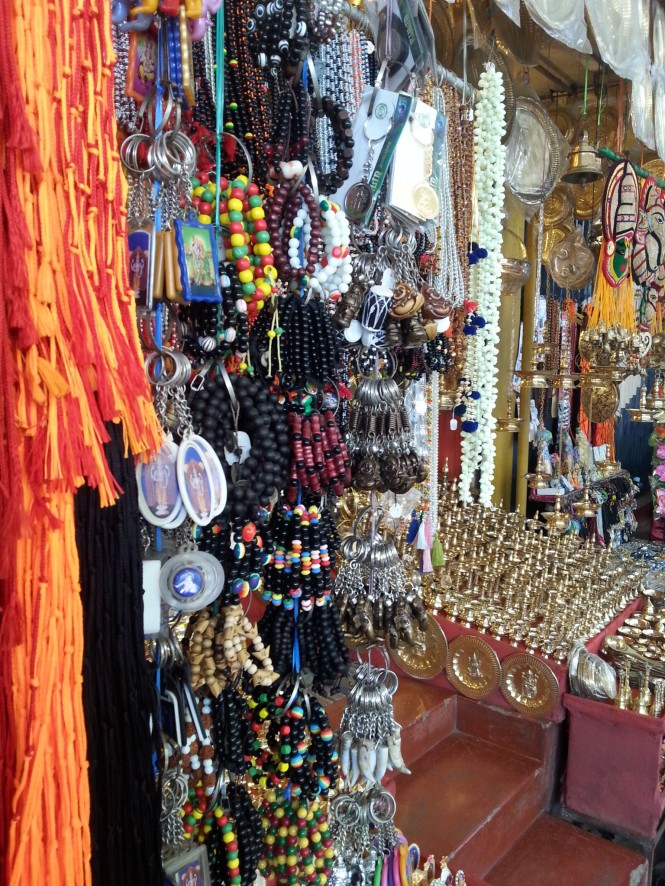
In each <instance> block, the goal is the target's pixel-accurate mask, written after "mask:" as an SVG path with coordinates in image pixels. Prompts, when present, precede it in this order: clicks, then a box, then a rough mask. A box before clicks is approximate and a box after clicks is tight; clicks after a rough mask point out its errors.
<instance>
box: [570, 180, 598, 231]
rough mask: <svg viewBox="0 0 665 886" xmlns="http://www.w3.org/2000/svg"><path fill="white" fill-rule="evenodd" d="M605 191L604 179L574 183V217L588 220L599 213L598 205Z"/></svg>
mask: <svg viewBox="0 0 665 886" xmlns="http://www.w3.org/2000/svg"><path fill="white" fill-rule="evenodd" d="M604 193H605V179H604V178H603V179H601V180H600V181H597V182H591V183H590V184H588V185H575V187H574V189H573V194H574V202H573V211H574V213H575V218H577V219H579V220H580V221H589V220H591V219H593V218H595V217H596V216H597V215H598V214H599V213H600V205H601V203H602V202H603V194H604Z"/></svg>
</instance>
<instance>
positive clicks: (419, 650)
mask: <svg viewBox="0 0 665 886" xmlns="http://www.w3.org/2000/svg"><path fill="white" fill-rule="evenodd" d="M414 634H415V638H416V642H415V644H414V646H408V645H407V644H406V643H404V644H402V645H400V647H399V649H389V651H390V657H391V658H392V660H393V661H394V662H395V664H396V665H398V666H399V667H400V668H401V669H402V670H403V671H404V673H405V674H407V675H408V676H409V677H415V678H416V679H417V680H431V678H432V677H436V676H437V674H440V673H441V671H442V670H443V669H444V667H445V665H446V658H447V656H448V641H447V640H446V635H445V634H444V633H443V630H442V628H441V625H440V624H439V622H438V621H437V620H436V619H435V618H434V616H433V615H430V613H429V612H428V613H427V629H426V630H425V631H421V630H419V629H418V627H417V626H416V628H415V631H414Z"/></svg>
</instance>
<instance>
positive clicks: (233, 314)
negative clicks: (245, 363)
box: [221, 262, 249, 359]
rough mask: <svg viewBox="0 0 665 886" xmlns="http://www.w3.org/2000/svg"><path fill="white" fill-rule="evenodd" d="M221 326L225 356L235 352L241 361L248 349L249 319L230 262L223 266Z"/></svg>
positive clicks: (235, 273)
mask: <svg viewBox="0 0 665 886" xmlns="http://www.w3.org/2000/svg"><path fill="white" fill-rule="evenodd" d="M221 319H222V324H223V326H224V348H225V352H226V353H227V354H231V353H234V352H235V355H236V356H237V357H238V358H239V359H242V358H243V357H244V355H245V354H246V353H247V348H248V347H249V318H248V316H247V304H246V302H245V301H244V299H243V294H242V290H241V288H240V282H239V280H238V273H237V271H236V269H235V266H234V265H233V263H232V262H227V263H226V264H225V265H224V271H223V274H222V318H221Z"/></svg>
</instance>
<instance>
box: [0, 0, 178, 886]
mask: <svg viewBox="0 0 665 886" xmlns="http://www.w3.org/2000/svg"><path fill="white" fill-rule="evenodd" d="M113 62H114V58H113V49H112V43H111V22H110V9H109V3H108V2H107V0H87V2H85V3H84V2H83V0H52V2H49V3H34V4H27V5H26V4H24V3H23V2H19V0H6V2H4V3H2V4H0V230H1V233H2V237H1V238H0V274H2V300H1V301H0V389H1V390H0V398H1V400H2V406H1V407H0V436H1V437H2V440H3V446H2V447H0V495H2V498H3V502H4V504H5V512H4V514H3V516H4V518H5V519H4V521H3V528H4V529H5V532H4V533H3V544H2V546H0V651H1V652H2V654H1V655H0V769H1V771H2V779H0V782H1V785H2V786H1V787H0V845H2V846H3V854H4V859H3V860H2V861H3V863H4V871H2V870H1V869H0V880H2V882H3V883H7V884H9V886H18V884H25V883H37V882H44V883H52V884H54V886H55V884H60V883H63V884H64V883H68V884H72V886H83V884H88V883H89V882H90V864H89V856H90V834H89V823H88V798H89V793H88V782H87V761H86V733H85V726H84V721H83V708H82V697H81V683H82V675H81V662H82V652H83V632H82V613H81V605H80V598H79V592H80V589H79V580H78V555H77V550H76V544H75V536H74V523H73V496H74V492H75V490H76V489H77V488H78V487H79V486H80V485H82V484H83V483H88V484H90V485H91V486H94V487H96V488H98V489H99V495H100V501H101V502H102V504H104V505H110V504H112V503H113V502H114V501H115V499H116V497H117V494H118V492H119V490H118V489H117V488H116V485H115V483H114V480H113V477H112V474H111V472H110V470H109V467H108V465H107V463H106V460H105V457H104V450H103V444H104V442H105V441H106V439H107V436H108V435H107V432H106V429H105V426H104V423H105V422H106V421H116V422H121V423H122V427H123V434H124V440H125V445H126V448H127V450H128V451H129V450H131V451H132V452H134V453H141V452H147V451H150V450H154V449H155V448H157V447H158V446H159V445H160V441H161V430H160V428H159V424H158V422H157V419H156V416H155V414H154V411H153V408H152V402H151V397H150V393H149V388H148V385H147V382H146V380H145V376H144V371H143V366H142V359H141V353H140V347H139V342H138V336H137V334H136V326H135V317H134V302H133V296H132V293H131V291H130V290H129V288H128V279H129V277H128V274H127V267H126V264H127V262H126V244H125V225H124V209H123V207H124V193H123V187H124V185H123V179H122V175H121V174H120V168H119V156H118V153H117V149H116V143H115V122H114V118H113V76H112V64H113ZM5 848H6V851H4V850H5ZM3 873H4V877H3V876H2V875H3Z"/></svg>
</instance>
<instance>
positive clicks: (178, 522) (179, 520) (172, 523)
mask: <svg viewBox="0 0 665 886" xmlns="http://www.w3.org/2000/svg"><path fill="white" fill-rule="evenodd" d="M186 519H187V510H186V509H185V505H184V504H183V501H182V498H181V499H180V508H179V509H178V510H177V511H176V512H175V514H174V516H173V518H172V519H171V520H169V522H168V523H164V525H163V526H162V529H177V528H178V526H182V524H183V523H184V522H185V520H186Z"/></svg>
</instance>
